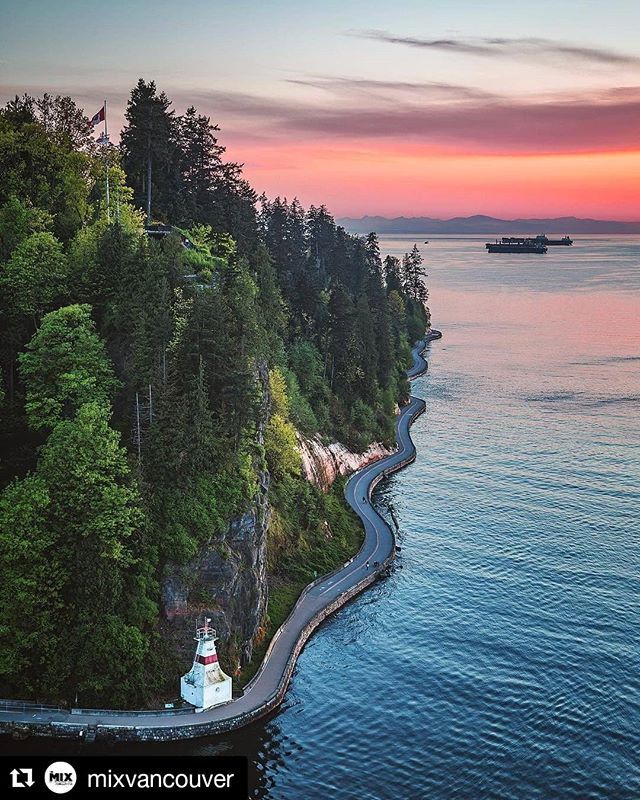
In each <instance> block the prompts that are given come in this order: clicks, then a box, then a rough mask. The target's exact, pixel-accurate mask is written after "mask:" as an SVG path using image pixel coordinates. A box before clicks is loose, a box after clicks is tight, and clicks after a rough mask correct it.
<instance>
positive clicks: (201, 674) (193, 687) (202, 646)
mask: <svg viewBox="0 0 640 800" xmlns="http://www.w3.org/2000/svg"><path fill="white" fill-rule="evenodd" d="M210 622H211V620H210V619H208V618H206V617H205V621H204V626H203V627H198V625H197V623H196V635H195V637H194V638H195V640H196V642H197V643H198V646H197V647H196V655H195V658H194V659H193V666H192V667H191V670H190V671H189V672H187V674H186V675H183V676H182V678H181V679H180V695H181V697H182V699H183V700H186V701H187V703H191V705H192V706H195V708H196V711H204V710H205V709H207V708H211V706H217V705H220V703H228V702H229V701H230V700H231V678H230V677H229V676H228V675H225V673H224V672H223V671H222V669H221V668H220V664H219V662H218V654H217V652H216V632H215V631H214V629H213V628H211V627H210V626H209V623H210Z"/></svg>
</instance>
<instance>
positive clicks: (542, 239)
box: [502, 233, 573, 247]
mask: <svg viewBox="0 0 640 800" xmlns="http://www.w3.org/2000/svg"><path fill="white" fill-rule="evenodd" d="M502 241H503V242H509V243H511V244H524V243H525V242H530V241H534V242H539V243H540V244H544V245H546V246H547V247H557V246H558V245H564V246H565V247H569V246H570V245H572V244H573V239H571V237H569V236H563V237H562V239H549V237H548V236H545V234H544V233H541V234H539V235H538V236H503V237H502Z"/></svg>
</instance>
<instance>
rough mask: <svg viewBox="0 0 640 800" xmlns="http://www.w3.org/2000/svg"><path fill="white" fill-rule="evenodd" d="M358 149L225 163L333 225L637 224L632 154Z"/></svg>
mask: <svg viewBox="0 0 640 800" xmlns="http://www.w3.org/2000/svg"><path fill="white" fill-rule="evenodd" d="M367 145H368V146H364V147H363V146H361V144H360V143H358V142H345V143H340V144H338V145H333V144H332V146H331V147H327V146H326V145H323V144H322V143H320V142H309V141H305V142H303V143H297V144H296V143H294V144H290V145H288V146H285V143H284V142H279V143H277V144H273V143H271V144H261V143H256V142H255V141H254V142H245V143H241V142H240V141H237V142H236V144H232V145H231V146H230V147H229V151H228V155H229V156H230V157H231V158H233V159H238V160H240V161H242V162H244V165H245V166H244V171H245V174H246V176H247V178H248V179H249V180H250V181H251V183H252V184H253V185H254V186H255V187H256V189H257V190H258V191H263V190H264V191H266V193H267V194H268V195H269V196H276V195H280V196H283V197H284V196H286V197H289V198H290V199H291V198H293V197H294V196H296V197H298V198H299V199H300V201H301V202H302V203H303V204H304V205H310V204H312V203H314V204H321V203H324V204H325V205H327V206H328V207H329V209H330V210H331V211H332V213H334V214H335V215H336V216H361V215H363V214H372V215H375V214H380V215H386V216H401V215H404V216H422V215H424V216H434V217H448V216H458V215H461V216H466V215H470V214H479V213H481V214H490V215H493V216H502V217H519V216H541V217H546V216H565V215H574V216H579V217H595V218H609V219H620V220H637V219H640V181H639V180H638V176H640V150H636V151H625V152H617V153H566V154H554V155H538V154H536V155H529V154H515V155H493V154H492V155H479V154H477V153H474V154H472V153H469V154H465V153H444V152H442V151H438V150H435V149H427V148H421V147H417V146H416V145H415V144H413V143H407V144H402V145H396V144H395V143H391V142H377V143H376V147H375V149H373V148H371V146H370V143H367Z"/></svg>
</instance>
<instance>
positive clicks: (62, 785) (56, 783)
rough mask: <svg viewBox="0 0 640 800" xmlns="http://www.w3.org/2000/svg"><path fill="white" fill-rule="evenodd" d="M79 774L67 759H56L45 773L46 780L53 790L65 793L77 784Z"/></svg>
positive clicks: (48, 786) (57, 792)
mask: <svg viewBox="0 0 640 800" xmlns="http://www.w3.org/2000/svg"><path fill="white" fill-rule="evenodd" d="M76 780H77V775H76V771H75V769H74V768H73V767H72V766H71V764H67V762H66V761H55V762H54V763H53V764H50V765H49V766H48V767H47V771H46V772H45V773H44V782H45V784H46V786H47V789H49V790H50V791H52V792H55V793H56V794H65V793H66V792H70V791H71V790H72V789H73V787H74V786H75V785H76Z"/></svg>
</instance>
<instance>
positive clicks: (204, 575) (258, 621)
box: [162, 364, 271, 671]
mask: <svg viewBox="0 0 640 800" xmlns="http://www.w3.org/2000/svg"><path fill="white" fill-rule="evenodd" d="M258 377H259V380H260V381H261V383H262V386H263V391H264V395H263V404H262V413H261V415H260V424H259V426H258V432H257V441H258V443H259V444H263V441H264V429H265V427H266V424H267V422H268V419H269V413H270V405H271V398H270V394H269V374H268V370H267V367H266V365H265V364H262V365H260V367H259V369H258ZM269 484H270V475H269V473H268V472H267V471H266V470H265V471H262V472H260V473H259V474H258V487H259V488H258V492H257V493H256V496H255V497H254V499H253V501H252V503H251V506H250V508H249V509H248V510H247V511H246V512H245V513H244V514H242V515H241V516H240V517H237V518H235V519H233V520H231V522H230V524H229V527H228V528H227V530H226V531H225V533H224V535H223V536H222V538H219V537H216V538H215V540H214V541H212V543H211V545H210V546H209V547H206V548H203V550H202V551H201V552H200V553H199V554H198V555H197V556H196V557H195V558H194V559H193V560H192V561H191V562H189V563H188V564H184V565H180V566H176V565H168V566H167V568H166V570H165V577H164V580H163V583H162V611H163V614H164V616H165V618H166V619H167V620H168V621H169V622H172V623H173V624H172V625H171V627H172V628H173V635H174V636H175V638H176V640H177V641H178V642H179V646H180V650H183V651H184V654H185V657H186V658H188V659H190V658H192V656H193V642H192V641H191V637H192V635H193V620H194V619H195V617H196V616H197V615H198V613H206V615H207V616H209V617H211V620H212V624H213V627H214V628H215V629H216V632H217V633H218V636H219V637H220V640H221V645H222V647H221V652H222V653H223V654H224V655H226V658H225V661H226V664H225V666H227V668H228V669H230V670H232V671H233V670H234V669H236V668H237V667H238V666H244V665H245V664H247V663H248V662H249V661H250V660H251V655H252V653H253V647H254V643H255V641H256V638H258V637H259V636H260V633H261V626H262V624H263V621H264V618H265V615H266V610H267V591H268V590H267V575H266V563H267V552H266V542H267V529H268V527H269V520H270V518H271V509H270V507H269ZM189 618H191V619H189Z"/></svg>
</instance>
